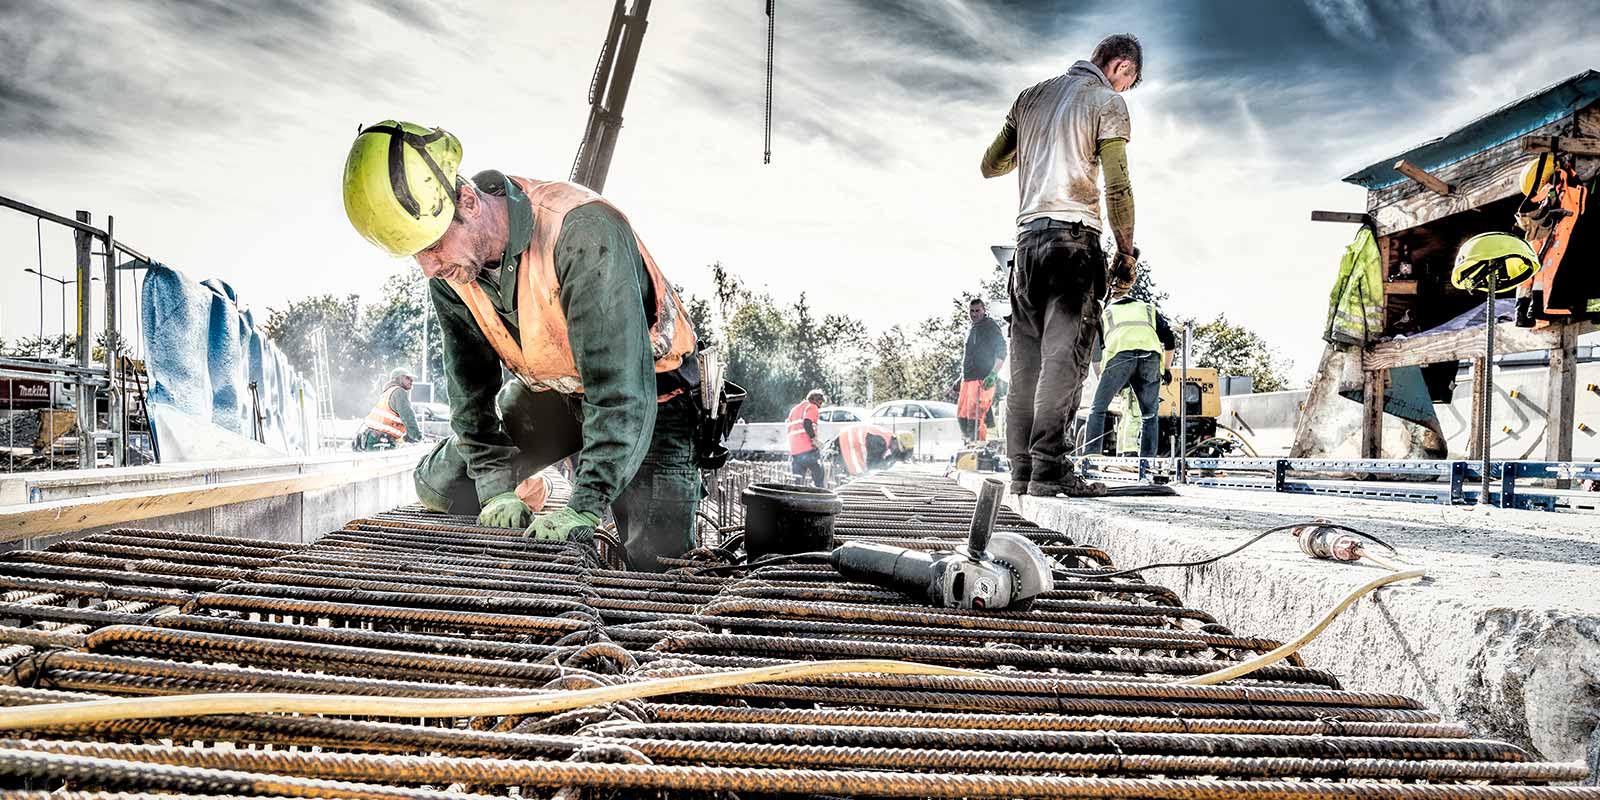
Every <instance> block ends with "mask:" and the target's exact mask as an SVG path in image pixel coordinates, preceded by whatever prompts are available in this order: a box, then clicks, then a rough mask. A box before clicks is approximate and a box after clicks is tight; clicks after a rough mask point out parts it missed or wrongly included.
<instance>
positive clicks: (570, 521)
mask: <svg viewBox="0 0 1600 800" xmlns="http://www.w3.org/2000/svg"><path fill="white" fill-rule="evenodd" d="M599 524H600V518H599V517H597V516H595V515H593V514H591V513H589V512H587V511H574V510H572V509H570V508H563V509H560V510H559V511H546V512H545V513H543V514H535V515H534V517H533V524H531V525H529V526H528V531H527V536H528V537H529V538H531V539H540V540H543V541H547V542H565V541H568V540H569V539H571V538H573V537H572V534H573V533H575V532H576V533H579V534H580V536H578V537H577V538H579V539H583V538H589V539H592V538H593V536H594V529H595V527H596V526H598V525H599ZM582 534H588V535H587V536H583V535H582Z"/></svg>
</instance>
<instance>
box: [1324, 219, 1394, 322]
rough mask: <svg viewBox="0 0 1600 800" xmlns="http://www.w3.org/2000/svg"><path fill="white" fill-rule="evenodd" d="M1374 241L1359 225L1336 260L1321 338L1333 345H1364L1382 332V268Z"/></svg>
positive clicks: (1364, 228) (1368, 231) (1370, 232)
mask: <svg viewBox="0 0 1600 800" xmlns="http://www.w3.org/2000/svg"><path fill="white" fill-rule="evenodd" d="M1379 261H1380V259H1379V257H1378V241H1377V239H1376V238H1374V236H1373V233H1372V228H1370V227H1368V226H1366V225H1363V226H1361V229H1360V230H1358V231H1356V238H1355V240H1354V241H1352V242H1350V244H1349V245H1347V246H1346V247H1345V248H1344V255H1343V256H1342V257H1340V259H1339V278H1338V279H1337V280H1335V281H1334V283H1333V293H1332V295H1331V296H1330V297H1329V298H1328V324H1327V327H1326V328H1325V329H1324V331H1323V334H1322V338H1323V339H1324V340H1326V341H1327V342H1328V343H1329V344H1333V345H1346V346H1348V345H1365V344H1367V343H1368V342H1370V341H1372V340H1373V339H1376V338H1377V337H1378V336H1379V335H1380V334H1382V333H1383V271H1382V269H1381V266H1380V264H1379Z"/></svg>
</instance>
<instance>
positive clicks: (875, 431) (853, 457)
mask: <svg viewBox="0 0 1600 800" xmlns="http://www.w3.org/2000/svg"><path fill="white" fill-rule="evenodd" d="M869 436H876V437H878V438H879V439H882V440H883V448H884V452H885V453H888V452H889V443H890V442H892V441H894V434H892V433H890V432H889V431H886V430H884V429H883V428H880V427H878V426H876V425H867V424H865V423H863V424H860V425H851V426H850V427H848V428H845V429H844V432H843V433H840V434H839V456H840V457H841V458H843V459H844V471H845V472H848V473H850V474H851V475H860V474H861V473H863V472H866V471H867V437H869Z"/></svg>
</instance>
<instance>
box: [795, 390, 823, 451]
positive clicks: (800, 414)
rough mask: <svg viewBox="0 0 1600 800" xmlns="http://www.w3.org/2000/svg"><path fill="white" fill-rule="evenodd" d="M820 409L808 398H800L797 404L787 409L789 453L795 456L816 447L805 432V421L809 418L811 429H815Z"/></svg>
mask: <svg viewBox="0 0 1600 800" xmlns="http://www.w3.org/2000/svg"><path fill="white" fill-rule="evenodd" d="M820 410H821V409H819V408H817V404H816V403H813V402H811V401H810V400H801V401H800V404H799V405H797V406H795V407H794V408H791V409H789V419H788V420H787V422H788V425H789V427H788V432H789V455H791V456H797V455H800V454H801V453H809V452H811V451H812V450H815V449H817V445H816V443H815V442H813V441H812V440H811V436H810V434H808V433H806V421H807V420H810V421H811V429H812V430H817V422H818V418H817V412H818V411H820Z"/></svg>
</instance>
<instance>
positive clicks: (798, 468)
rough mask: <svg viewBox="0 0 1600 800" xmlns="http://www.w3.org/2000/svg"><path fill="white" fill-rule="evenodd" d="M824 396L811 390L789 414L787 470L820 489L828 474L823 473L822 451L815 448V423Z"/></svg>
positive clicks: (820, 391)
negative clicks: (808, 480) (809, 477)
mask: <svg viewBox="0 0 1600 800" xmlns="http://www.w3.org/2000/svg"><path fill="white" fill-rule="evenodd" d="M827 399H828V398H827V395H824V394H823V393H822V390H821V389H812V390H811V391H810V392H809V393H807V394H806V399H804V400H802V401H800V404H799V405H796V406H795V407H794V408H792V409H790V410H789V419H788V420H787V421H788V434H789V469H790V471H792V472H793V473H794V474H795V476H796V477H799V478H804V477H805V476H807V475H810V476H811V482H812V483H813V484H816V485H817V486H818V487H819V488H820V487H822V486H823V484H825V483H827V481H828V476H827V473H826V472H825V471H824V470H823V469H822V450H821V449H820V448H818V447H817V419H818V416H817V415H818V412H820V411H821V410H822V404H823V403H825V402H827Z"/></svg>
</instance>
